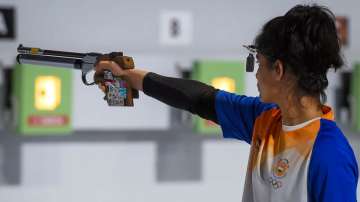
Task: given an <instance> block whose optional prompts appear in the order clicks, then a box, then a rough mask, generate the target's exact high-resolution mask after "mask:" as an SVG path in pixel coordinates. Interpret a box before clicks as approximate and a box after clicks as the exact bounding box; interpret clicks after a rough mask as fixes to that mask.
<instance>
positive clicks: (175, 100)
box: [143, 72, 218, 123]
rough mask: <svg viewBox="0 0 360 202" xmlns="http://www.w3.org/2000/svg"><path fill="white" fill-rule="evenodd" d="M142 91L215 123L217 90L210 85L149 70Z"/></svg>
mask: <svg viewBox="0 0 360 202" xmlns="http://www.w3.org/2000/svg"><path fill="white" fill-rule="evenodd" d="M143 91H144V93H145V94H146V95H148V96H150V97H153V98H155V99H157V100H160V101H161V102H164V103H165V104H168V105H170V106H172V107H176V108H179V109H183V110H187V111H189V112H191V113H193V114H197V115H199V116H200V117H202V118H205V119H208V120H212V121H214V122H215V123H217V118H216V111H215V96H216V92H217V91H218V90H217V89H215V88H214V87H212V86H209V85H206V84H204V83H201V82H199V81H194V80H189V79H180V78H171V77H166V76H161V75H159V74H155V73H153V72H149V73H147V74H146V75H145V77H144V80H143Z"/></svg>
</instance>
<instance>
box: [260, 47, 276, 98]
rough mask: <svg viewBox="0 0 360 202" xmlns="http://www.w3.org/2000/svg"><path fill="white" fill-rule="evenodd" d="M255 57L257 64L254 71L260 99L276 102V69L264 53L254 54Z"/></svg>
mask: <svg viewBox="0 0 360 202" xmlns="http://www.w3.org/2000/svg"><path fill="white" fill-rule="evenodd" d="M256 59H257V63H258V66H259V67H258V70H257V72H256V79H257V87H258V91H259V93H260V98H261V101H263V102H271V103H276V98H277V95H278V93H279V90H278V89H279V88H278V85H279V82H277V81H276V70H275V68H273V67H272V64H271V62H270V61H269V60H268V59H267V58H266V57H265V56H264V55H262V54H260V53H258V54H256Z"/></svg>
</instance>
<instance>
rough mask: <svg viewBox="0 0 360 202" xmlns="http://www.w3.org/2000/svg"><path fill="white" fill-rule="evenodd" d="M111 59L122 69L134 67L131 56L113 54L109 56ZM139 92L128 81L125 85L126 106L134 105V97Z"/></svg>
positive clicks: (136, 96)
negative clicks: (113, 55)
mask: <svg viewBox="0 0 360 202" xmlns="http://www.w3.org/2000/svg"><path fill="white" fill-rule="evenodd" d="M111 60H112V61H114V62H116V63H117V64H118V65H119V66H120V67H121V68H123V69H134V68H135V64H134V60H133V58H132V57H129V56H115V57H112V58H111ZM138 94H139V92H138V91H137V90H135V89H133V88H132V87H131V85H130V84H129V82H127V86H126V100H125V105H126V106H134V101H133V99H134V98H138Z"/></svg>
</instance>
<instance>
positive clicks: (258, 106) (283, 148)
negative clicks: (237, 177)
mask: <svg viewBox="0 0 360 202" xmlns="http://www.w3.org/2000/svg"><path fill="white" fill-rule="evenodd" d="M215 107H216V114H217V119H218V123H219V125H220V126H221V128H222V131H223V136H224V137H225V138H235V139H239V140H243V141H245V142H247V143H249V144H251V149H250V156H249V162H248V169H247V174H246V181H245V188H244V193H243V201H244V202H260V201H261V202H263V201H274V202H275V201H276V202H279V201H292V202H298V201H299V202H300V201H301V202H303V201H310V202H325V201H326V202H333V201H344V202H345V201H346V202H354V201H356V186H357V181H358V167H357V162H356V159H355V155H354V152H353V150H352V149H351V147H350V145H349V143H348V141H347V140H346V138H345V136H344V135H343V133H342V132H341V130H340V129H339V128H338V127H337V125H336V123H335V122H334V120H333V112H332V110H331V108H330V107H327V106H323V108H322V110H323V116H322V117H319V118H316V119H314V120H310V121H308V122H306V123H303V124H300V125H298V126H284V125H283V124H282V117H281V111H280V109H279V108H278V107H277V106H276V105H275V104H269V103H263V102H261V101H260V98H259V97H247V96H240V95H236V94H232V93H228V92H225V91H218V92H217V94H216V101H215Z"/></svg>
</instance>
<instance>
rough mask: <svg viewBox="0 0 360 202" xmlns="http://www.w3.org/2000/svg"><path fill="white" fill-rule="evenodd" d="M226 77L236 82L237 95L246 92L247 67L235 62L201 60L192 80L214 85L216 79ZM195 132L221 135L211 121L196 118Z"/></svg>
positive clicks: (218, 128) (197, 62)
mask: <svg viewBox="0 0 360 202" xmlns="http://www.w3.org/2000/svg"><path fill="white" fill-rule="evenodd" d="M220 77H226V78H230V79H232V80H233V81H235V93H237V94H243V93H244V91H245V65H244V63H243V62H241V61H235V60H230V61H229V60H199V61H196V62H194V65H193V71H192V79H194V80H198V81H201V82H204V83H206V84H208V85H212V81H213V79H215V78H220ZM193 121H194V130H195V132H198V133H201V134H206V135H211V134H221V129H220V127H219V126H218V125H216V124H214V123H212V122H211V121H208V120H205V119H202V118H200V117H199V116H194V118H193Z"/></svg>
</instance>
